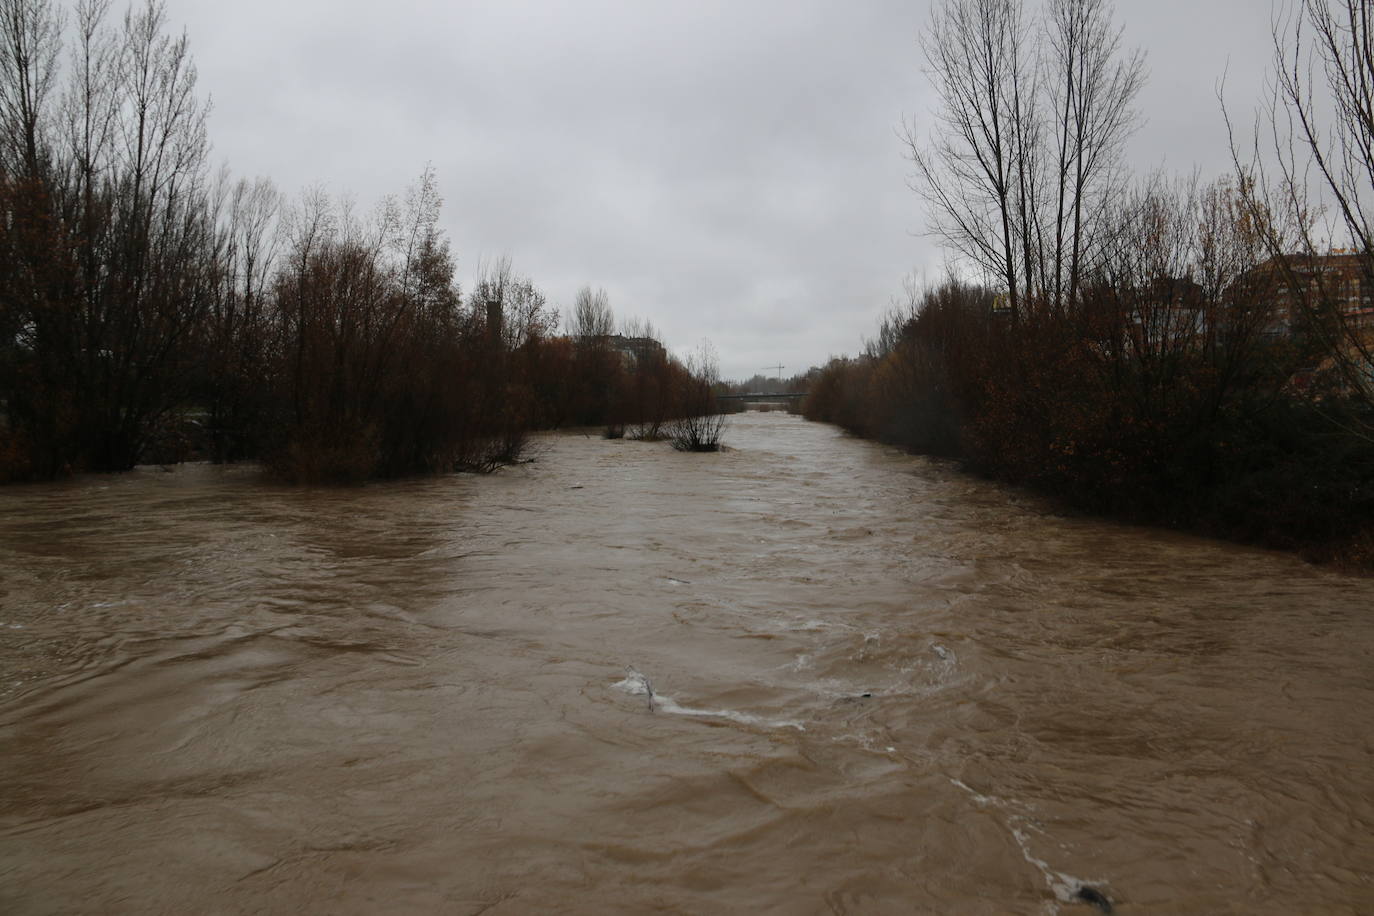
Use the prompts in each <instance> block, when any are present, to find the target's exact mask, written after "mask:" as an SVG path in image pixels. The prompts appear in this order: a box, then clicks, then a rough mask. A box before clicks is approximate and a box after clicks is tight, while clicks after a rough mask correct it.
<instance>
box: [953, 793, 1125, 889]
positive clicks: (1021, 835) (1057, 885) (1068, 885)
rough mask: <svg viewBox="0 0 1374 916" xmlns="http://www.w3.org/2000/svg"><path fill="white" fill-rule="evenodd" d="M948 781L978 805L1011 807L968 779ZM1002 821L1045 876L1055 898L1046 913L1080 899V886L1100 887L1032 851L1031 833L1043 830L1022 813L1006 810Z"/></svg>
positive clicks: (1026, 858) (1018, 845)
mask: <svg viewBox="0 0 1374 916" xmlns="http://www.w3.org/2000/svg"><path fill="white" fill-rule="evenodd" d="M949 781H950V782H952V783H954V785H956V786H958V787H959V788H961V789H963V790H964V791H965V792H967V793H968V794H969V796H970V797H971V798H972V799H973V801H974V803H976V804H977V805H979V806H980V807H984V808H987V807H992V808H1002V809H1006V808H1009V807H1012V806H1011V805H1010V804H1009V803H1008V802H1007V801H1006V800H1004V799H1001V798H998V797H996V796H994V795H984V794H982V793H980V792H978V791H977V790H976V789H973V788H972V787H971V786H969V785H968V784H967V783H965V782H963V781H962V780H959V779H956V778H954V777H952V776H951V777H949ZM1004 824H1005V826H1006V828H1007V831H1008V832H1010V833H1011V835H1012V839H1014V840H1016V846H1017V848H1018V849H1020V850H1021V857H1022V858H1023V859H1025V860H1026V861H1027V862H1028V863H1030V864H1031V865H1032V866H1034V867H1035V869H1036V870H1037V871H1039V872H1040V874H1041V875H1042V876H1043V877H1044V879H1045V884H1046V886H1048V887H1049V889H1050V892H1051V893H1052V894H1054V897H1055V902H1047V903H1046V905H1045V911H1046V912H1047V913H1058V912H1059V904H1060V903H1081V902H1083V901H1081V900H1079V899H1078V898H1077V897H1076V896H1075V895H1076V894H1077V893H1078V890H1079V889H1080V888H1083V887H1098V888H1100V887H1102V886H1103V885H1102V882H1100V881H1096V880H1090V879H1087V878H1079V877H1076V876H1074V875H1070V874H1068V873H1067V872H1062V871H1058V870H1056V869H1054V868H1052V867H1050V863H1048V862H1046V861H1045V860H1044V859H1042V858H1040V857H1039V856H1037V855H1036V854H1035V853H1033V852H1032V851H1031V834H1032V833H1039V834H1043V833H1044V831H1043V830H1041V829H1040V828H1039V827H1037V826H1036V825H1035V822H1034V821H1033V820H1032V819H1031V818H1030V817H1027V816H1026V815H1024V814H1008V815H1007V817H1006V820H1005V821H1004Z"/></svg>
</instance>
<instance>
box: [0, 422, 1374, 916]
mask: <svg viewBox="0 0 1374 916" xmlns="http://www.w3.org/2000/svg"><path fill="white" fill-rule="evenodd" d="M725 441H726V443H727V444H728V446H729V449H728V450H727V451H724V452H722V453H720V454H715V455H686V454H679V453H676V452H673V451H672V450H671V449H670V448H669V447H668V446H667V445H666V444H663V443H643V442H633V441H607V440H602V439H600V438H596V437H592V436H585V435H582V434H580V433H558V434H551V435H546V436H542V437H540V438H538V439H537V440H536V442H535V451H534V455H535V459H536V460H534V461H533V462H531V463H528V464H524V465H521V466H519V467H515V468H509V469H506V470H504V471H502V472H500V473H498V474H495V475H491V476H487V477H474V476H452V477H445V478H439V479H428V480H420V481H405V482H397V483H385V484H377V485H372V486H368V487H365V488H358V489H344V490H325V489H293V488H287V487H281V486H276V485H273V484H271V483H266V482H264V481H263V480H262V479H261V478H260V475H259V472H258V471H257V470H256V469H254V468H251V467H214V466H209V465H190V466H185V467H179V468H176V469H174V470H171V471H162V470H159V469H157V468H140V469H139V470H137V471H135V472H133V473H130V474H126V475H121V476H111V477H82V478H79V479H76V480H73V481H70V482H66V483H60V484H56V485H48V486H42V487H28V486H25V487H12V488H8V489H5V490H0V912H4V913H7V914H28V913H190V912H217V913H248V912H253V913H298V912H314V913H358V914H363V913H382V912H388V913H389V912H399V913H411V912H413V913H473V914H475V913H489V914H515V913H554V912H558V913H589V914H591V913H647V912H658V913H702V914H707V913H710V914H715V913H751V914H752V913H799V914H808V913H856V914H857V913H864V914H867V913H877V914H881V913H903V914H906V913H1054V912H1060V913H1065V914H1073V913H1079V912H1082V913H1085V914H1090V913H1094V912H1097V911H1098V910H1097V909H1096V908H1095V907H1094V906H1093V905H1092V904H1090V903H1088V902H1085V901H1083V900H1082V899H1080V898H1078V897H1076V896H1075V894H1077V893H1078V891H1079V889H1080V888H1081V887H1084V886H1088V887H1091V888H1094V889H1096V890H1097V891H1098V892H1099V893H1101V894H1102V895H1103V896H1104V897H1105V898H1107V899H1109V900H1110V901H1111V902H1112V904H1113V905H1114V907H1115V911H1116V912H1118V913H1130V912H1140V913H1209V914H1212V913H1246V914H1255V913H1275V914H1278V913H1284V914H1289V913H1343V912H1348V913H1356V912H1371V911H1374V839H1372V838H1374V582H1371V581H1370V580H1365V579H1357V578H1350V577H1345V576H1342V575H1339V574H1337V573H1335V572H1332V571H1330V570H1326V569H1321V568H1316V567H1312V566H1309V565H1306V564H1304V563H1303V562H1301V561H1299V560H1297V559H1295V558H1293V557H1290V556H1286V555H1283V554H1277V553H1272V552H1266V551H1260V550H1253V549H1247V548H1242V547H1236V546H1231V545H1226V544H1221V543H1216V542H1212V541H1208V540H1203V539H1200V538H1195V537H1190V536H1185V535H1180V534H1174V533H1168V532H1159V531H1152V530H1144V529H1138V528H1131V527H1126V526H1120V525H1115V524H1110V523H1104V522H1102V521H1099V520H1093V519H1085V518H1080V517H1073V516H1065V515H1063V514H1058V513H1055V512H1054V511H1052V510H1050V509H1049V508H1048V507H1047V506H1046V505H1045V504H1043V503H1041V502H1039V501H1037V500H1036V499H1033V498H1031V497H1027V496H1025V495H1023V494H1019V493H1016V492H1014V491H1010V490H1007V489H1005V488H1001V487H999V486H996V485H994V484H990V483H987V482H984V481H981V480H976V479H973V478H970V477H968V476H966V475H963V474H961V473H959V472H958V471H956V470H955V469H953V468H952V467H950V466H949V465H947V464H943V463H940V462H935V461H931V460H928V459H923V458H919V457H912V456H907V455H903V454H899V453H897V452H894V451H892V450H890V449H887V448H884V447H882V446H879V445H875V444H872V443H868V442H862V441H858V440H855V439H852V438H849V437H847V436H844V435H843V434H841V433H839V432H837V431H836V430H834V429H832V428H830V427H826V426H821V425H816V424H807V423H805V422H804V421H802V420H800V419H799V418H795V417H790V416H787V415H785V414H781V413H750V414H744V415H740V416H737V417H734V418H732V420H731V423H730V426H729V428H728V430H727V432H726V438H725Z"/></svg>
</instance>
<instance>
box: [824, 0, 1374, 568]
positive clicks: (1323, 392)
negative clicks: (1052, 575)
mask: <svg viewBox="0 0 1374 916" xmlns="http://www.w3.org/2000/svg"><path fill="white" fill-rule="evenodd" d="M1275 23H1276V24H1275V27H1274V32H1273V41H1274V48H1275V61H1276V73H1277V75H1276V77H1275V80H1274V84H1273V87H1272V88H1273V92H1272V94H1271V96H1270V97H1269V99H1268V101H1267V103H1266V105H1265V106H1264V107H1262V108H1261V109H1260V111H1259V112H1258V114H1257V116H1256V122H1255V127H1254V130H1253V135H1252V136H1251V139H1250V140H1248V141H1242V140H1240V139H1239V137H1240V135H1241V132H1240V131H1238V130H1237V129H1236V128H1235V127H1234V126H1233V125H1232V124H1231V119H1230V117H1229V115H1226V113H1225V110H1224V108H1223V113H1222V114H1223V116H1225V117H1226V118H1227V123H1228V127H1230V128H1231V136H1232V158H1233V163H1234V169H1235V174H1234V175H1233V176H1231V177H1229V178H1225V179H1222V180H1220V181H1215V182H1211V183H1204V182H1202V181H1201V180H1200V179H1198V178H1197V177H1196V176H1194V177H1191V178H1186V179H1177V178H1170V177H1168V176H1165V175H1162V174H1158V173H1156V174H1152V175H1148V176H1145V177H1135V176H1132V175H1130V174H1129V173H1128V172H1127V171H1126V169H1125V168H1124V165H1123V156H1122V153H1123V149H1124V145H1125V143H1126V141H1127V139H1128V137H1129V135H1130V132H1131V125H1132V123H1133V122H1134V121H1135V118H1136V114H1135V112H1134V107H1133V106H1134V104H1135V100H1136V96H1137V94H1138V91H1139V89H1140V86H1141V85H1142V83H1143V80H1144V69H1143V57H1142V55H1141V53H1140V52H1139V51H1129V50H1125V49H1123V47H1122V42H1121V31H1120V29H1119V27H1117V26H1116V25H1115V24H1114V22H1113V20H1112V7H1111V4H1110V3H1109V2H1107V0H1045V2H1043V3H1042V4H1040V5H1039V6H1038V7H1036V8H1034V9H1032V8H1031V7H1029V6H1028V5H1027V4H1026V3H1023V2H1022V0H944V2H942V3H941V4H940V5H939V6H938V7H937V9H936V10H935V11H934V13H933V16H932V20H931V24H930V26H929V28H928V29H927V31H926V33H925V34H924V36H923V44H922V47H923V49H924V51H925V56H926V62H927V64H928V67H929V71H930V74H931V78H932V80H933V82H934V83H935V86H936V88H937V90H938V91H939V94H940V98H941V101H942V107H941V108H940V110H939V114H938V117H937V120H936V122H935V123H934V126H933V129H932V133H931V135H930V136H929V137H925V136H920V135H918V133H917V131H916V130H915V128H914V127H909V128H908V129H907V131H906V135H905V141H906V145H907V147H908V151H909V153H910V156H911V160H912V162H913V165H914V174H913V188H914V189H915V190H916V191H917V192H918V193H919V194H920V195H921V196H922V197H923V199H924V200H925V201H926V202H927V204H928V205H929V207H930V211H929V212H930V215H931V226H930V229H931V232H932V233H933V234H935V235H936V236H937V237H939V238H940V239H941V240H942V241H943V242H944V244H945V246H946V248H947V250H948V251H949V252H951V255H952V258H953V260H954V262H955V263H956V264H958V265H960V267H961V268H962V271H963V272H962V274H961V275H952V276H951V278H950V279H948V280H946V281H945V282H943V283H940V284H934V285H928V286H926V287H924V288H917V287H915V286H913V287H911V288H909V289H908V290H907V296H906V301H905V302H904V303H902V304H901V305H900V306H898V307H896V308H895V309H894V311H893V312H892V313H891V314H890V315H889V316H888V317H887V318H886V319H885V320H884V322H883V323H882V325H881V327H880V329H879V331H878V335H877V337H876V338H875V340H873V341H872V342H870V343H869V345H868V346H867V349H866V352H865V353H864V354H863V355H862V356H860V357H859V358H857V359H839V360H833V361H832V362H831V363H830V364H829V365H827V366H826V367H824V368H823V369H822V370H821V371H820V372H819V373H818V374H817V376H816V378H815V379H814V380H813V381H812V384H811V388H810V394H809V396H808V398H807V400H806V403H805V405H804V411H805V414H806V415H807V416H808V417H809V418H811V419H817V420H824V421H828V422H834V423H838V424H840V425H841V426H843V427H844V428H846V429H848V430H850V431H852V432H855V433H857V434H859V435H863V436H868V437H873V438H878V439H882V440H884V441H888V442H891V443H893V444H897V445H900V446H902V447H905V448H907V449H910V450H913V451H918V452H923V453H928V454H933V455H943V456H949V457H955V458H958V459H961V460H962V461H964V462H965V463H966V464H967V465H969V466H970V467H972V468H975V469H977V470H980V471H982V472H984V473H986V474H989V475H991V476H993V477H996V478H998V479H1001V480H1005V481H1009V482H1012V483H1016V484H1022V485H1027V486H1031V487H1033V488H1035V489H1038V490H1040V491H1042V492H1046V493H1049V494H1052V495H1054V496H1056V497H1058V498H1061V499H1063V500H1065V501H1067V502H1068V503H1070V504H1072V505H1076V506H1079V507H1084V508H1088V509H1091V510H1094V511H1101V512H1107V513H1112V514H1118V515H1122V516H1126V517H1130V518H1136V519H1141V520H1147V521H1152V522H1163V523H1166V524H1174V525H1184V526H1189V527H1195V528H1200V529H1204V530H1207V531H1210V532H1213V533H1218V534H1222V535H1225V536H1230V537H1234V538H1237V539H1242V540H1250V541H1257V542H1262V543H1267V544H1272V545H1276V546H1284V547H1305V548H1311V549H1312V550H1314V551H1316V552H1317V553H1318V554H1326V555H1332V554H1339V553H1342V552H1346V553H1351V552H1353V553H1354V554H1357V555H1358V558H1357V562H1361V563H1369V562H1371V560H1374V528H1372V527H1371V523H1370V519H1371V518H1374V359H1371V348H1372V347H1374V308H1371V304H1372V302H1371V294H1374V232H1371V226H1374V222H1372V221H1371V218H1370V216H1371V211H1370V207H1372V206H1374V156H1372V155H1371V153H1370V150H1371V149H1374V96H1371V94H1370V92H1369V91H1368V87H1369V85H1370V80H1371V78H1374V51H1371V48H1374V32H1371V28H1374V25H1372V24H1371V22H1370V19H1369V16H1368V10H1367V4H1366V3H1364V2H1362V0H1297V2H1296V3H1295V4H1294V5H1293V6H1292V7H1290V8H1289V9H1288V10H1287V12H1286V15H1285V16H1281V17H1279V18H1277V19H1276V20H1275ZM1333 246H1339V247H1340V248H1341V249H1343V251H1344V253H1343V254H1341V255H1339V256H1338V257H1333V256H1332V254H1331V251H1332V248H1333ZM979 277H981V278H982V280H981V281H980V280H979V279H977V278H979Z"/></svg>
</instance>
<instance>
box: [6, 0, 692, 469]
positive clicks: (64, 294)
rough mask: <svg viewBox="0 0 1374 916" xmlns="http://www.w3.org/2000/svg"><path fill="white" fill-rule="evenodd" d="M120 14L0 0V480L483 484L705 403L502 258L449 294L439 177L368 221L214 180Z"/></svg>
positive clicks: (142, 7)
mask: <svg viewBox="0 0 1374 916" xmlns="http://www.w3.org/2000/svg"><path fill="white" fill-rule="evenodd" d="M112 9H113V0H78V2H76V3H75V5H74V7H73V8H71V9H70V10H68V9H65V8H63V7H61V6H59V5H58V4H57V3H55V2H53V0H0V481H4V480H27V479H50V478H53V477H57V476H61V475H65V474H69V473H72V472H76V471H81V470H93V471H117V470H125V469H128V468H131V467H133V466H134V465H135V464H136V463H139V462H141V461H149V460H157V461H170V460H176V459H178V458H180V457H184V456H186V455H187V454H195V455H199V456H203V457H208V458H211V459H213V460H216V461H234V460H240V459H247V458H257V459H261V460H263V461H264V462H266V463H267V464H268V465H269V466H270V467H271V468H272V469H273V470H274V471H275V472H276V473H277V474H278V475H280V476H281V477H282V478H284V479H287V480H293V481H325V482H327V481H357V480H363V479H367V478H372V477H390V476H399V475H405V474H414V473H429V472H437V471H445V470H454V469H470V470H490V469H492V468H494V467H497V466H499V465H501V464H502V463H506V462H510V461H513V460H515V459H516V458H517V457H518V456H519V454H520V452H521V449H522V448H523V446H524V444H525V438H526V435H527V434H528V432H529V431H530V430H531V429H534V428H539V427H556V426H560V425H566V424H578V425H593V424H598V425H599V424H622V425H623V424H634V425H635V426H636V428H639V427H643V429H644V434H645V435H646V436H647V437H655V436H657V435H658V434H659V431H660V429H661V428H662V427H663V426H664V424H665V423H666V422H668V421H669V420H670V419H672V418H674V417H677V416H679V415H680V414H681V413H682V412H683V411H684V410H687V409H698V408H701V409H705V408H706V407H710V406H711V405H705V407H702V405H695V402H694V401H693V398H694V397H695V396H696V392H697V390H698V389H699V387H700V386H699V382H700V379H694V378H692V374H691V373H690V372H689V371H688V370H687V368H686V367H684V366H683V365H682V364H681V363H679V362H678V361H676V360H674V359H672V358H671V357H670V356H669V355H668V354H667V352H666V351H665V350H663V348H662V347H658V348H657V349H654V348H645V349H644V350H643V352H637V353H634V354H630V355H627V354H624V353H621V352H618V351H616V350H615V349H614V348H613V347H612V346H611V342H610V340H609V336H610V335H611V333H612V331H613V330H614V327H615V325H614V318H613V316H612V313H611V311H610V308H609V305H608V304H607V302H606V297H605V294H604V293H599V292H598V293H594V292H592V291H591V290H590V289H584V290H583V291H582V293H580V294H579V296H578V299H577V302H576V303H575V304H574V307H573V311H572V316H571V318H570V322H569V324H570V331H571V335H570V336H558V335H557V330H558V324H559V315H558V313H557V311H556V310H555V309H554V308H552V307H551V306H550V305H549V303H548V302H547V300H546V298H545V296H544V294H543V293H542V292H541V291H540V290H539V289H538V288H537V286H536V285H535V284H534V282H533V281H532V280H531V279H529V278H528V277H523V276H520V275H518V274H517V273H515V272H514V270H513V269H512V267H511V263H510V261H509V259H501V260H498V261H496V262H494V263H491V264H484V265H479V270H478V276H477V279H476V281H475V283H474V285H473V288H472V289H471V291H469V292H468V293H467V295H464V294H463V291H462V290H461V289H460V287H459V285H458V283H457V282H456V280H455V264H454V258H453V255H452V253H451V251H450V248H449V243H448V240H447V238H446V237H445V235H444V233H443V231H442V230H441V228H440V226H439V214H440V208H441V205H442V199H441V197H440V194H439V192H438V188H437V183H436V180H435V175H434V173H433V171H432V170H430V169H426V170H425V171H424V172H423V174H422V175H421V176H420V179H419V181H418V182H417V183H416V184H415V185H414V186H413V187H411V188H410V189H409V190H408V191H407V192H406V194H405V195H404V196H403V197H402V198H400V199H396V198H387V199H385V200H383V201H382V202H381V204H380V205H379V206H378V208H377V209H376V211H375V212H374V213H371V214H368V215H365V216H363V215H359V214H358V213H356V212H355V211H354V208H353V207H352V206H351V205H350V204H349V203H347V202H345V201H342V200H335V199H333V198H331V197H330V196H328V195H327V194H325V193H324V192H322V191H319V190H312V191H307V192H305V193H304V194H302V195H301V197H300V199H299V200H297V201H295V202H294V203H288V202H287V201H286V200H285V199H284V198H283V195H282V194H281V193H280V192H279V191H277V190H276V188H275V187H274V186H273V185H272V184H271V182H269V181H267V180H266V179H262V178H259V179H257V180H254V181H249V180H246V179H241V178H240V179H235V178H232V177H231V176H230V175H229V174H228V172H227V171H225V170H220V171H218V172H216V171H214V170H212V169H211V167H210V161H209V150H210V146H209V140H208V136H207V125H206V119H207V113H208V106H207V103H206V102H205V100H204V99H203V98H202V97H201V96H200V95H199V94H198V90H197V74H196V68H195V65H194V62H193V60H192V58H191V55H190V51H189V47H188V43H187V40H186V37H185V35H184V34H183V35H176V34H173V33H171V32H170V31H169V29H168V25H167V20H166V12H165V7H164V5H163V4H162V3H161V2H158V0H144V2H142V3H141V4H139V5H136V6H130V7H129V8H128V9H127V11H126V12H125V13H124V14H123V16H122V17H118V16H114V15H113V14H112ZM626 331H627V333H628V334H629V335H630V336H635V337H654V336H656V335H655V334H654V332H653V330H652V328H650V327H649V326H648V325H647V324H645V323H642V322H634V321H631V322H629V323H627V325H626Z"/></svg>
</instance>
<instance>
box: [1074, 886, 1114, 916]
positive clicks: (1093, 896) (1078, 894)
mask: <svg viewBox="0 0 1374 916" xmlns="http://www.w3.org/2000/svg"><path fill="white" fill-rule="evenodd" d="M1073 896H1074V899H1075V900H1081V901H1083V902H1084V903H1091V904H1092V905H1093V906H1095V907H1097V908H1098V909H1099V910H1101V911H1102V912H1104V913H1110V912H1111V911H1112V902H1111V901H1110V900H1108V899H1107V895H1106V894H1104V893H1102V892H1101V891H1100V890H1098V889H1097V888H1095V887H1089V886H1088V885H1086V884H1085V885H1083V886H1082V887H1080V888H1079V889H1078V890H1076V891H1074V894H1073Z"/></svg>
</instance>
